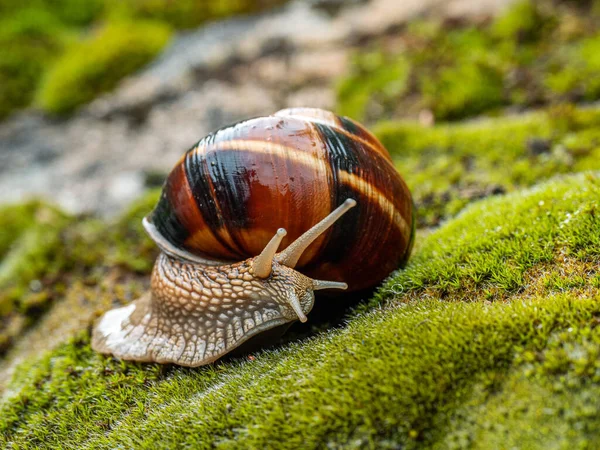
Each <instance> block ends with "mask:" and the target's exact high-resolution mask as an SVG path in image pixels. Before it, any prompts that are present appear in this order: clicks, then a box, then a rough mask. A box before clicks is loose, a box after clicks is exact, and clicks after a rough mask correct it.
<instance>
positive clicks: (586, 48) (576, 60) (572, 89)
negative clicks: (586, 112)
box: [545, 34, 600, 100]
mask: <svg viewBox="0 0 600 450" xmlns="http://www.w3.org/2000/svg"><path fill="white" fill-rule="evenodd" d="M545 83H546V86H547V87H548V88H549V89H550V90H551V91H552V92H555V93H557V94H558V95H561V96H565V97H567V98H569V97H570V98H582V99H585V100H596V99H597V98H598V97H599V96H600V34H599V35H595V36H593V37H590V38H587V39H582V40H581V41H580V42H577V43H576V44H573V45H570V46H569V47H567V48H565V49H564V50H563V51H562V52H561V53H559V54H557V55H556V56H555V57H554V59H553V61H552V62H551V64H550V68H549V70H548V73H547V75H546V77H545Z"/></svg>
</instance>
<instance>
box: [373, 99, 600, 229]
mask: <svg viewBox="0 0 600 450" xmlns="http://www.w3.org/2000/svg"><path fill="white" fill-rule="evenodd" d="M599 125H600V115H599V114H598V112H597V111H596V110H585V109H576V108H569V107H561V108H554V109H549V110H548V111H546V112H538V113H533V114H528V115H522V116H518V117H514V118H510V117H508V118H501V119H488V120H481V121H476V122H473V123H466V124H442V125H436V126H434V127H423V126H420V125H418V124H415V123H411V122H389V123H384V124H381V125H379V126H378V127H375V128H374V131H375V133H376V134H377V136H378V137H379V138H380V139H381V141H382V143H383V144H384V145H385V147H386V148H387V149H388V150H389V151H390V152H391V154H392V157H393V159H394V161H395V163H396V166H397V168H398V170H399V172H400V173H401V174H402V175H403V176H404V178H405V179H406V181H407V183H408V185H409V187H410V188H411V191H412V193H413V196H414V199H415V202H416V204H417V207H418V212H419V214H418V220H419V223H420V224H421V225H427V226H430V225H436V224H438V223H439V222H440V220H443V219H445V218H448V217H452V216H453V215H456V213H458V212H459V211H460V210H461V209H462V208H463V207H464V206H465V205H466V204H468V203H469V202H470V201H472V200H473V199H477V198H481V197H485V196H488V195H493V194H498V193H502V192H509V191H513V190H515V189H518V188H520V187H523V186H530V185H532V184H534V183H537V182H539V181H540V180H542V179H545V178H548V177H550V176H552V175H554V174H557V173H567V172H571V171H574V170H598V169H600V159H599V158H598V157H597V156H598V154H599V150H598V147H599V144H600V134H599V132H598V126H599Z"/></svg>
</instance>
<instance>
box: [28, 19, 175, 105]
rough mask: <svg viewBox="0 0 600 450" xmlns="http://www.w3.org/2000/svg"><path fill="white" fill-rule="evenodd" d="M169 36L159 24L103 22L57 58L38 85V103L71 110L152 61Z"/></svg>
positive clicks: (165, 29)
mask: <svg viewBox="0 0 600 450" xmlns="http://www.w3.org/2000/svg"><path fill="white" fill-rule="evenodd" d="M169 38H170V30H169V28H168V27H166V26H165V25H162V24H160V23H151V22H139V21H138V22H131V23H125V22H123V23H111V24H108V25H106V26H105V27H103V28H101V29H100V30H98V31H97V32H95V33H94V34H93V35H92V36H91V37H90V38H88V39H86V40H84V41H83V42H80V43H78V44H76V45H74V46H72V47H71V48H69V49H68V50H67V51H66V52H65V53H64V54H63V55H62V56H61V57H60V58H59V59H58V61H57V62H56V63H55V65H54V66H53V68H52V69H51V70H50V72H49V73H48V74H47V76H46V78H45V80H44V81H43V83H42V86H41V88H40V92H39V95H38V102H39V104H40V106H41V107H42V108H44V110H46V111H48V112H51V113H56V114H64V113H68V112H71V111H73V110H74V109H75V108H77V107H78V106H80V105H82V104H84V103H87V102H89V101H90V100H92V99H93V98H94V97H95V96H97V95H98V94H99V93H101V92H105V91H108V90H110V89H112V88H114V87H115V86H116V85H117V83H118V82H119V80H121V79H122V78H123V77H125V76H126V75H129V74H130V73H132V72H134V71H135V70H137V69H139V68H140V67H142V66H143V65H145V64H147V63H148V62H149V61H151V60H152V58H154V56H156V54H157V53H158V52H159V51H160V50H161V49H162V48H163V46H164V45H165V44H166V43H167V42H168V41H169Z"/></svg>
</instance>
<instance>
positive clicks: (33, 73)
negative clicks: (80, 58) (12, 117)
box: [0, 10, 69, 119]
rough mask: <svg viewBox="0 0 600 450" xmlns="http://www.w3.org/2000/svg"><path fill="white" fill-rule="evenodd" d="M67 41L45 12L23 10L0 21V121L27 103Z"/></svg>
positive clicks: (59, 25)
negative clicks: (0, 49)
mask: <svg viewBox="0 0 600 450" xmlns="http://www.w3.org/2000/svg"><path fill="white" fill-rule="evenodd" d="M68 40H69V34H68V33H67V32H65V30H64V29H63V28H62V25H61V24H60V23H59V22H58V21H56V20H55V18H54V16H52V15H51V14H49V13H47V12H45V11H38V10H24V11H20V12H19V13H18V14H16V15H13V16H9V17H4V18H3V19H2V20H0V47H2V58H0V119H3V118H4V117H6V116H8V114H10V113H11V112H12V111H14V110H15V109H18V108H21V107H24V106H26V105H28V104H29V103H30V102H31V100H32V99H33V96H34V93H35V89H36V86H37V84H38V82H39V80H40V77H41V74H42V72H43V70H44V68H45V67H46V66H47V65H48V64H50V63H51V62H52V61H53V60H54V59H55V57H56V54H58V53H59V52H60V51H62V49H63V48H64V46H65V45H66V43H67V42H68Z"/></svg>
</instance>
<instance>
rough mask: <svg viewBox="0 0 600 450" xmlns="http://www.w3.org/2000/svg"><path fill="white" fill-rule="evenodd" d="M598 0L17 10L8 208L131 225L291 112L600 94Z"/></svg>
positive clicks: (4, 1)
mask: <svg viewBox="0 0 600 450" xmlns="http://www.w3.org/2000/svg"><path fill="white" fill-rule="evenodd" d="M598 5H600V2H594V1H592V0H580V1H575V0H573V1H558V0H535V1H534V0H525V1H524V0H517V1H513V0H446V1H444V0H403V1H399V0H293V1H285V0H219V1H217V0H180V1H173V0H123V1H117V0H88V1H85V2H84V1H79V0H31V1H27V2H23V1H16V0H0V42H1V44H0V49H1V51H0V203H5V202H9V201H10V202H13V201H21V200H23V199H24V198H30V197H32V196H42V197H44V198H46V199H49V200H50V201H52V202H53V203H56V204H58V205H59V206H60V207H61V208H62V209H64V210H66V211H68V212H71V213H81V212H94V213H99V214H100V215H101V216H103V217H112V216H116V215H118V214H119V213H120V212H121V211H122V210H123V208H125V207H126V206H127V205H129V204H130V203H131V201H132V200H134V199H136V198H138V197H139V196H140V195H141V194H142V193H143V192H144V191H145V190H146V189H147V188H148V187H153V186H156V185H160V184H161V183H162V180H163V178H164V176H165V174H166V173H167V172H168V170H169V169H170V167H171V166H172V165H173V164H174V162H175V161H176V160H177V159H178V158H179V156H180V155H181V154H182V153H183V152H184V151H185V150H186V149H187V148H189V147H190V146H192V145H193V144H194V143H195V142H196V141H197V140H199V139H200V138H201V137H203V136H204V135H205V134H207V133H208V132H210V131H212V130H214V129H215V128H218V127H220V126H223V125H225V124H228V123H231V122H234V121H236V120H239V119H242V118H246V117H250V116H257V115H263V114H269V113H272V112H274V111H276V110H278V109H280V108H284V107H290V106H315V107H322V108H327V109H331V110H334V111H336V112H338V113H341V114H345V115H348V116H350V117H352V118H355V119H357V120H360V121H364V122H366V123H367V124H369V125H374V124H376V123H378V122H380V121H384V120H389V119H407V120H416V121H419V122H420V123H421V124H422V125H424V126H428V125H432V124H433V123H436V122H437V123H439V122H441V121H456V120H462V119H465V118H469V117H475V116H482V115H498V114H503V113H506V112H510V113H512V112H515V111H520V110H525V109H529V108H539V107H541V106H544V105H552V104H557V103H564V102H589V101H594V100H597V99H598V97H600V76H599V73H600V34H597V33H598V27H599V24H600V21H599V20H598V18H599V17H600V7H599V6H598Z"/></svg>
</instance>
